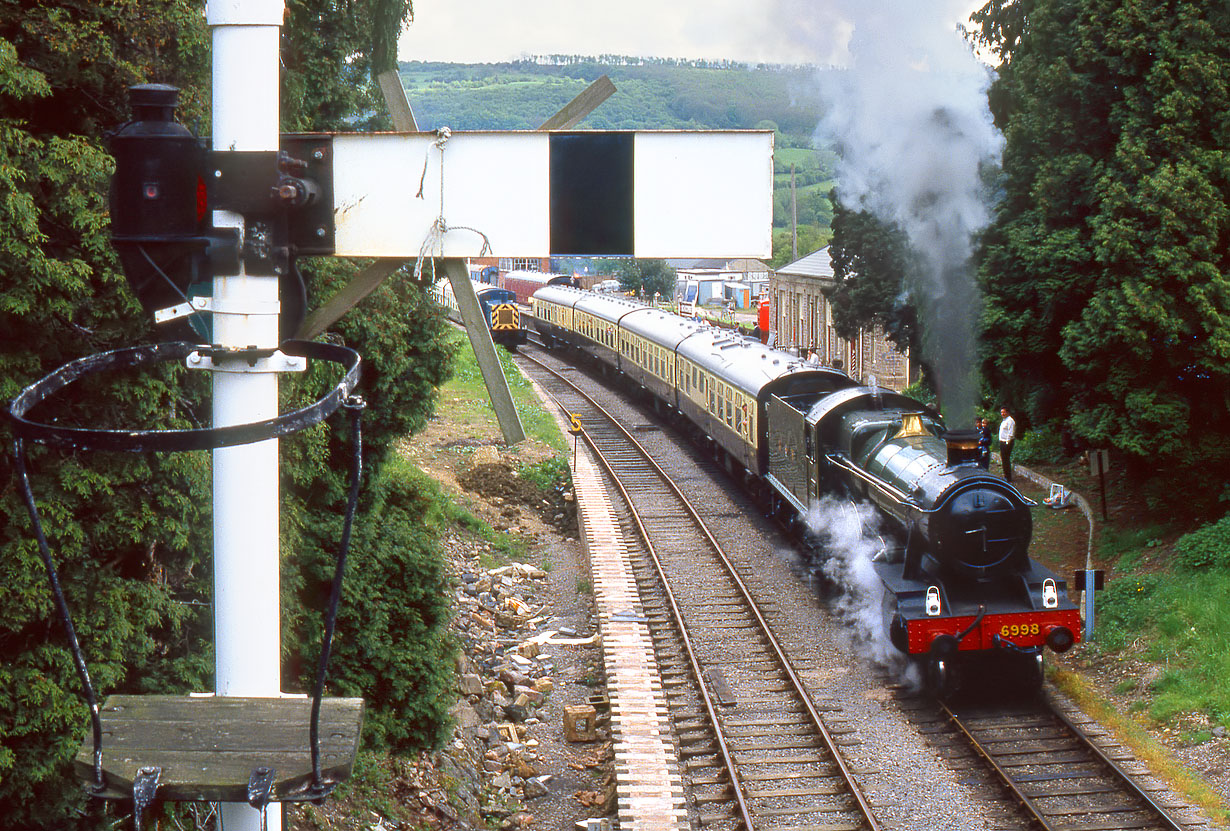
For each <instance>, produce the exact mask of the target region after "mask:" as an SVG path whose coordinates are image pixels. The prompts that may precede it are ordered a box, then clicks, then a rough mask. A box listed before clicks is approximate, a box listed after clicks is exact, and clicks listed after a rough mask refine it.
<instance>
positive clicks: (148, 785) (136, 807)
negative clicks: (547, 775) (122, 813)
mask: <svg viewBox="0 0 1230 831" xmlns="http://www.w3.org/2000/svg"><path fill="white" fill-rule="evenodd" d="M160 776H162V768H160V767H143V768H140V769H139V770H138V771H137V775H136V776H135V777H133V780H132V806H133V807H132V816H133V823H134V824H135V825H136V828H137V831H141V815H142V814H144V813H145V810H146V809H147V808H149V806H151V805H153V804H154V798H155V796H156V795H157V794H158V778H159V777H160Z"/></svg>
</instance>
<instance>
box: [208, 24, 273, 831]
mask: <svg viewBox="0 0 1230 831" xmlns="http://www.w3.org/2000/svg"><path fill="white" fill-rule="evenodd" d="M284 14H285V4H284V3H283V0H209V3H208V6H207V9H206V22H207V24H208V25H209V27H210V35H211V40H212V46H213V102H212V113H213V149H214V150H219V151H274V152H276V151H277V150H278V144H279V124H278V120H279V107H278V95H279V79H278V44H279V40H280V37H281V31H282V29H281V27H282V20H283V16H284ZM213 221H214V225H215V226H218V227H237V228H239V229H240V232H241V234H242V233H243V230H244V228H243V224H244V223H243V217H242V216H241V215H239V214H237V213H233V212H230V211H214V213H213ZM213 299H214V303H215V304H220V305H221V306H223V307H224V308H226V309H227V310H228V312H231V311H240V312H242V311H243V310H245V309H250V310H259V313H238V314H236V313H227V314H214V315H213V327H214V328H213V333H214V336H213V342H214V343H215V344H218V345H221V346H230V347H247V346H257V347H275V346H277V343H278V314H277V311H276V310H277V308H278V307H277V302H278V279H277V277H275V276H253V275H249V274H246V273H245V272H244V268H243V265H242V264H241V265H240V267H239V273H238V274H231V275H219V276H216V277H215V278H214V284H213ZM270 309H273V310H275V311H273V312H272V313H270V312H269V310H270ZM230 364H232V365H229V366H228V365H227V364H222V365H221V366H215V370H214V372H213V423H214V426H215V427H222V426H225V425H230V424H241V423H247V422H254V421H262V420H264V419H268V418H274V417H276V416H277V414H278V380H277V374H276V373H274V372H270V371H260V370H261V367H257V368H256V369H255V370H254V369H253V368H250V367H248V365H247V362H246V361H232V362H230ZM278 490H279V488H278V441H277V439H269V440H266V441H262V442H257V443H255V444H246V445H239V446H237V447H224V448H219V449H217V450H214V451H213V495H214V643H215V651H216V656H215V663H214V666H215V679H216V680H215V693H216V694H217V695H219V696H249V697H270V698H276V697H278V696H279V695H280V694H281V678H280V676H281V665H280V660H279V657H280V640H281V637H280V635H281V619H280V617H281V616H280V605H279V584H278ZM267 822H268V824H267V828H268V829H270V831H280V829H281V827H282V818H281V811H280V810H276V806H275V809H274V810H270V811H269V815H268V818H267ZM222 827H223V828H225V829H226V831H260V830H261V827H262V826H261V815H260V812H258V811H257V810H255V809H254V808H252V807H251V806H249V805H247V804H242V803H227V804H224V805H223V806H222Z"/></svg>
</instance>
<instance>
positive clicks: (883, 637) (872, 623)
mask: <svg viewBox="0 0 1230 831" xmlns="http://www.w3.org/2000/svg"><path fill="white" fill-rule="evenodd" d="M877 523H878V517H877V515H876V512H875V510H874V509H873V508H872V507H871V506H870V505H869V504H867V503H857V504H856V503H854V502H850V501H848V500H838V499H832V498H825V499H822V500H819V501H817V502H815V503H813V505H812V508H811V510H810V511H809V512H808V515H807V527H808V528H809V529H810V530H811V532H812V533H813V534H815V535H816V537H817V538H818V539H819V540H820V542H821V543H822V545H823V547H824V554H825V557H826V559H825V560H824V562H823V565H822V567H821V568H822V570H823V572H824V575H825V576H826V577H827V578H828V579H829V580H831V581H832V582H833V583H834V584H836V585H837V586H838V588H839V589H840V594H839V595H838V597H837V600H836V611H837V614H838V615H839V616H840V617H841V618H842V620H844V621H845V622H846V623H847V624H848V625H849V626H850V633H851V635H852V639H853V641H854V643H855V645H856V646H857V648H858V649H859V650H860V651H861V652H863V653H864V654H865V655H866V656H867V657H869V658H870V659H871V660H873V661H874V662H875V663H877V664H879V665H880V666H882V667H885V668H886V669H888V670H890V671H894V672H898V673H900V672H903V671H904V668H905V663H906V662H905V659H904V657H903V656H902V654H901V653H900V652H899V651H897V648H896V647H894V646H893V645H892V643H891V642H890V641H889V639H888V630H887V629H886V627H885V623H884V616H883V602H884V584H883V583H882V582H880V578H879V575H877V574H876V571H875V567H874V566H873V565H872V558H873V557H875V556H876V555H877V554H878V553H880V551H881V549H882V548H883V547H884V540H883V539H882V538H881V537H880V536H879V534H878V533H877Z"/></svg>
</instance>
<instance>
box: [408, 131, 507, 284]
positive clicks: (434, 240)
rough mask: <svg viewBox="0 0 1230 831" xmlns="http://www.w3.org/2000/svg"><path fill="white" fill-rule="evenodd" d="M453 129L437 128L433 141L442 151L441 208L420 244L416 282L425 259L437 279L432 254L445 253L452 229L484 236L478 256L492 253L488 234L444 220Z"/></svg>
mask: <svg viewBox="0 0 1230 831" xmlns="http://www.w3.org/2000/svg"><path fill="white" fill-rule="evenodd" d="M452 135H453V131H452V130H450V129H449V128H448V127H441V128H439V129H438V130H436V140H435V141H434V142H432V145H431V147H435V148H437V149H439V151H440V201H439V208H438V210H437V211H436V220H435V222H433V223H432V224H431V228H429V229H428V231H427V236H426V237H424V238H423V244H422V245H420V246H419V256H418V259H417V260H415V262H414V279H415V282H420V281H421V280H422V278H423V260H426V259H430V260H431V281H432V282H433V283H434V282H435V281H436V261H435V257H433V256H432V254H433V253H434V252H435V251H436V249H437V248H438V249H439V251H440V254H439V256H443V255H444V237H445V236H446V235H447V234H448V233H449V232H450V231H471V232H473V233H475V234H478V235H479V236H480V237H482V238H483V247H482V248H481V249H480V250H479V252H478V254H477V256H479V257H484V256H486V255H487V254H490V253H491V251H492V249H491V240H490V239H488V238H487V235H486V234H484V233H483V232H482V231H480V230H478V229H477V228H472V227H470V226H468V225H449V224H448V223H447V222H445V220H444V148H445V146H446V145H447V144H448V140H449V139H450V138H451V137H452ZM431 147H428V148H427V153H426V154H425V155H424V156H423V174H422V175H421V176H420V177H419V192H418V193H416V194H415V198H416V199H422V198H423V191H424V189H425V187H426V182H427V164H428V161H429V160H430V158H431Z"/></svg>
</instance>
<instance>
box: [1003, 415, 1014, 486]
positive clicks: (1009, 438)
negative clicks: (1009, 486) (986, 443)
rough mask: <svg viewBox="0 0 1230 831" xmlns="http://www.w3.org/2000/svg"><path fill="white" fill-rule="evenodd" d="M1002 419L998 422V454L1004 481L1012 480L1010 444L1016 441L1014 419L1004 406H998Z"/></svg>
mask: <svg viewBox="0 0 1230 831" xmlns="http://www.w3.org/2000/svg"><path fill="white" fill-rule="evenodd" d="M999 414H1000V415H1001V416H1003V418H1004V420H1003V421H1001V422H1000V423H999V456H1000V461H1002V462H1003V464H1004V481H1006V482H1011V481H1012V445H1013V444H1015V443H1016V420H1015V419H1013V418H1012V413H1011V412H1009V410H1008V408H1007V407H1006V406H1001V407H1000V408H999Z"/></svg>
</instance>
